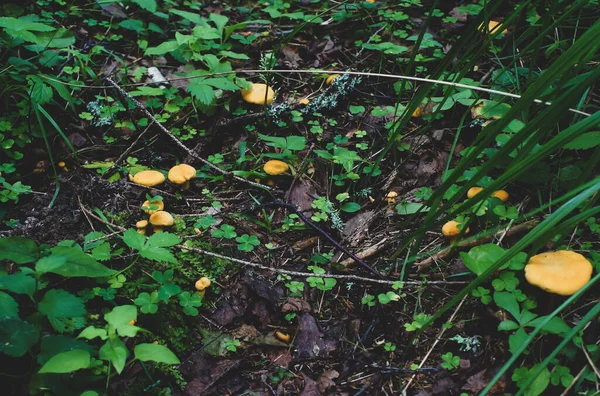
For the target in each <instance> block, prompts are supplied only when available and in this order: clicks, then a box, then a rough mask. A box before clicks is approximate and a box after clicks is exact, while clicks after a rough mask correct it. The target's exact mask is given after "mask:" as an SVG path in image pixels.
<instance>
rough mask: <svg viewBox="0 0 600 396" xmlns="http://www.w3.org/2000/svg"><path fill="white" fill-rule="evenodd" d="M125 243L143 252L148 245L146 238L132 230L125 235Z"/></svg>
mask: <svg viewBox="0 0 600 396" xmlns="http://www.w3.org/2000/svg"><path fill="white" fill-rule="evenodd" d="M123 242H125V244H126V245H127V246H129V247H130V248H132V249H135V250H142V249H143V248H144V244H145V243H146V237H145V236H143V235H141V234H140V233H138V232H137V231H136V230H134V229H133V228H130V229H128V230H127V231H125V232H124V233H123Z"/></svg>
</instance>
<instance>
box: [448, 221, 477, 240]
mask: <svg viewBox="0 0 600 396" xmlns="http://www.w3.org/2000/svg"><path fill="white" fill-rule="evenodd" d="M460 224H462V223H459V222H458V221H456V220H450V221H449V222H447V223H446V224H444V225H443V226H442V234H443V235H444V236H447V237H455V236H457V235H460V233H461V231H462V230H460V229H459V228H458V226H459V225H460ZM469 231H471V229H470V228H469V227H467V229H466V230H464V233H465V234H468V233H469Z"/></svg>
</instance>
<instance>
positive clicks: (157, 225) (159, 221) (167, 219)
mask: <svg viewBox="0 0 600 396" xmlns="http://www.w3.org/2000/svg"><path fill="white" fill-rule="evenodd" d="M173 222H174V220H173V216H171V213H169V212H165V211H164V210H159V211H157V212H154V213H152V215H151V216H150V224H152V225H153V226H154V232H155V233H159V232H162V231H163V228H164V227H171V226H172V225H173Z"/></svg>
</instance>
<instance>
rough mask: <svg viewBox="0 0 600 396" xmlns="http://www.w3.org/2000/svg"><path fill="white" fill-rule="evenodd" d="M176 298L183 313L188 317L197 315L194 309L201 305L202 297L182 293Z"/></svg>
mask: <svg viewBox="0 0 600 396" xmlns="http://www.w3.org/2000/svg"><path fill="white" fill-rule="evenodd" d="M177 298H179V305H181V306H182V307H183V313H185V314H186V315H190V316H196V315H198V310H197V309H196V307H199V306H201V305H202V297H200V296H199V295H198V293H194V294H191V293H190V292H183V293H181V294H179V295H178V296H177Z"/></svg>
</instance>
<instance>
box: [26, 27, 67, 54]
mask: <svg viewBox="0 0 600 396" xmlns="http://www.w3.org/2000/svg"><path fill="white" fill-rule="evenodd" d="M73 44H75V36H74V35H73V33H71V32H70V31H69V30H67V29H65V28H60V29H58V30H57V31H55V32H50V33H38V34H36V41H35V43H34V44H32V45H28V46H26V47H25V48H27V49H28V50H30V51H34V52H42V51H44V50H46V49H47V48H67V47H69V46H71V45H73Z"/></svg>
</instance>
